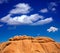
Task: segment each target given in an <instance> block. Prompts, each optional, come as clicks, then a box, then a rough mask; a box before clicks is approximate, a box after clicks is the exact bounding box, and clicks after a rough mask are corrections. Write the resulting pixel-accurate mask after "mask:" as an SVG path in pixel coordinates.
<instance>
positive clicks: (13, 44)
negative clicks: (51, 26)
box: [0, 36, 60, 53]
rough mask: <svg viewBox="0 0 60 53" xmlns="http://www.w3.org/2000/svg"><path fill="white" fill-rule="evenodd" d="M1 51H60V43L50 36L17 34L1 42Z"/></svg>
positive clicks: (11, 52)
mask: <svg viewBox="0 0 60 53" xmlns="http://www.w3.org/2000/svg"><path fill="white" fill-rule="evenodd" d="M0 53H60V43H57V42H55V41H54V40H53V39H51V38H48V37H31V36H15V37H13V38H10V39H9V41H7V42H3V43H0Z"/></svg>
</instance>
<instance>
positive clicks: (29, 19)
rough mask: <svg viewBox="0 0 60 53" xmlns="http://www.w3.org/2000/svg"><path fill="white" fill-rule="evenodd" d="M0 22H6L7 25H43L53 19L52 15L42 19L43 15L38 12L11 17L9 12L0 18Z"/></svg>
mask: <svg viewBox="0 0 60 53" xmlns="http://www.w3.org/2000/svg"><path fill="white" fill-rule="evenodd" d="M0 21H1V22H4V23H7V24H8V25H24V24H27V25H43V24H47V23H50V22H52V21H53V19H52V17H50V18H46V19H44V17H43V16H41V15H39V14H32V15H30V16H28V15H21V16H17V17H14V18H12V17H11V14H8V15H7V16H5V17H3V18H1V19H0Z"/></svg>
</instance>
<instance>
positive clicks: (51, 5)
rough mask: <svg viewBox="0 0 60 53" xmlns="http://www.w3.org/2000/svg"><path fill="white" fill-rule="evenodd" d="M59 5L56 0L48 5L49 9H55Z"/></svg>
mask: <svg viewBox="0 0 60 53" xmlns="http://www.w3.org/2000/svg"><path fill="white" fill-rule="evenodd" d="M57 6H58V5H57V3H56V2H50V3H49V5H48V9H49V10H51V11H55V10H56V7H57Z"/></svg>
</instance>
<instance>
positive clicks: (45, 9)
mask: <svg viewBox="0 0 60 53" xmlns="http://www.w3.org/2000/svg"><path fill="white" fill-rule="evenodd" d="M40 12H41V13H47V12H48V9H47V8H44V9H41V10H40Z"/></svg>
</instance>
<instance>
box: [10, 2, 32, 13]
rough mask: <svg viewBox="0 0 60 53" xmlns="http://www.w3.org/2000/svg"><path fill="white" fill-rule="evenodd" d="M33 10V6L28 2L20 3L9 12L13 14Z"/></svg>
mask: <svg viewBox="0 0 60 53" xmlns="http://www.w3.org/2000/svg"><path fill="white" fill-rule="evenodd" d="M30 11H31V7H30V6H29V5H28V4H26V3H19V4H17V5H16V6H15V8H14V9H12V10H11V11H10V12H9V13H11V14H19V13H20V14H27V13H29V12H30Z"/></svg>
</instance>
